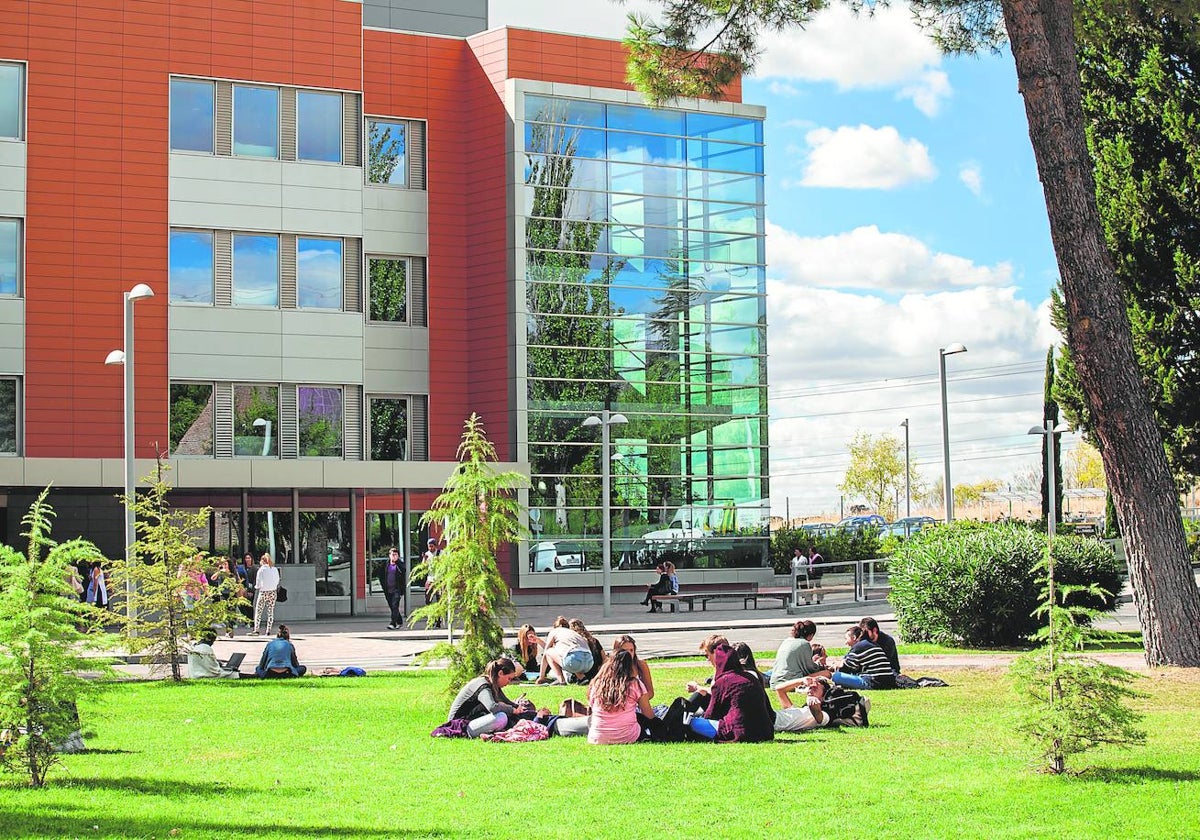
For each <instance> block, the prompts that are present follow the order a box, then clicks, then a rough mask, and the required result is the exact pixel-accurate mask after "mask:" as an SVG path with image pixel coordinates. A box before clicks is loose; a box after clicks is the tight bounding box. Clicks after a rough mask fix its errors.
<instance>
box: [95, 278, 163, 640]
mask: <svg viewBox="0 0 1200 840" xmlns="http://www.w3.org/2000/svg"><path fill="white" fill-rule="evenodd" d="M123 294H124V301H125V307H124V310H123V313H124V326H125V346H124V349H122V350H113V351H112V352H110V353H109V354H108V356H107V358H105V360H104V364H106V365H124V366H125V563H126V565H131V564H132V563H133V561H134V551H133V544H134V543H135V542H137V528H136V521H137V514H136V513H135V512H134V510H133V505H132V502H133V494H134V491H135V488H136V486H137V476H136V475H134V451H133V424H134V412H133V361H134V345H133V305H134V304H135V303H137V302H138V301H139V300H143V299H145V298H152V297H154V290H153V289H151V288H150V287H149V286H147V285H146V284H145V283H138V284H137V285H136V286H134V287H133V288H132V289H130V290H129V291H128V292H124V293H123ZM125 594H126V598H125V615H126V616H128V617H129V618H133V616H134V613H133V598H132V597H131V596H132V595H133V578H132V577H131V576H129V575H126V576H125Z"/></svg>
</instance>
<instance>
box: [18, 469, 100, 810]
mask: <svg viewBox="0 0 1200 840" xmlns="http://www.w3.org/2000/svg"><path fill="white" fill-rule="evenodd" d="M49 493H50V488H49V487H47V488H46V489H45V490H43V491H42V492H41V494H40V495H39V496H38V497H37V499H36V500H35V501H34V502H33V504H32V505H31V506H30V508H29V511H28V513H26V514H25V516H24V518H23V519H22V520H21V523H22V525H23V526H24V529H25V530H24V531H23V532H22V533H21V536H22V537H25V538H26V539H27V540H28V548H27V549H26V552H25V554H21V553H20V552H18V551H16V550H15V549H13V548H10V547H9V546H6V545H0V729H3V731H4V735H3V743H0V756H2V757H3V758H2V763H3V766H4V768H5V769H6V770H9V771H12V772H16V773H21V774H22V775H25V774H28V776H29V784H30V785H31V786H33V787H41V786H42V785H44V784H45V781H46V773H47V771H49V769H50V768H51V767H53V766H54V765H55V764H56V763H57V762H58V759H59V752H58V748H59V747H60V746H61V745H63V744H64V743H66V742H67V741H68V739H69V738H70V736H71V734H72V733H73V732H74V731H75V730H77V729H78V728H79V714H78V711H77V709H78V706H77V703H78V702H79V700H80V699H82V698H83V697H84V696H86V695H89V694H92V693H94V692H96V691H98V690H99V689H100V687H101V686H102V684H103V678H105V677H108V676H110V675H111V673H112V672H111V668H110V665H109V663H108V662H107V661H106V660H104V659H102V658H96V657H91V656H85V653H86V652H87V651H89V650H97V649H105V648H108V647H110V645H111V639H110V638H109V637H107V636H106V635H104V634H103V633H102V632H100V631H99V618H100V614H99V612H98V611H97V610H95V609H94V608H92V607H90V606H88V605H87V604H82V603H80V601H79V597H78V595H77V594H76V592H75V590H74V589H73V587H72V586H71V578H72V576H73V575H74V574H75V569H74V565H75V564H76V563H79V562H80V561H85V560H86V561H87V562H89V563H97V562H103V560H104V558H103V557H102V556H101V555H100V550H99V549H97V548H96V546H94V545H93V544H92V543H90V542H88V541H86V540H82V539H75V540H70V541H69V542H65V543H56V542H55V541H54V540H53V539H51V538H50V530H51V525H52V524H53V520H54V510H53V508H51V507H50V504H49V503H48V502H47V501H46V497H47V496H48V495H49ZM85 673H86V674H88V675H89V676H88V677H87V678H85V677H84V674H85Z"/></svg>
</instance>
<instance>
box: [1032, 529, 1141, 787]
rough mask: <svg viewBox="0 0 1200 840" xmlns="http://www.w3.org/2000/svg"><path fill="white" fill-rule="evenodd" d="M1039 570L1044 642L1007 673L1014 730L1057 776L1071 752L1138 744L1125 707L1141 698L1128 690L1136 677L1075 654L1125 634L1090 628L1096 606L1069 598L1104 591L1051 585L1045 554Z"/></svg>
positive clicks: (1050, 561)
mask: <svg viewBox="0 0 1200 840" xmlns="http://www.w3.org/2000/svg"><path fill="white" fill-rule="evenodd" d="M1040 569H1041V570H1042V571H1044V572H1046V577H1045V585H1044V587H1043V589H1042V604H1041V606H1039V607H1038V609H1037V612H1036V613H1035V615H1037V616H1041V617H1042V619H1043V620H1045V621H1046V622H1047V623H1046V625H1045V626H1044V627H1042V628H1041V629H1040V630H1039V631H1038V634H1037V636H1036V638H1037V639H1039V640H1040V641H1042V642H1044V645H1043V646H1042V647H1041V648H1040V649H1038V650H1036V651H1033V652H1031V653H1027V654H1025V655H1023V656H1021V657H1019V658H1018V659H1017V660H1016V661H1015V662H1014V663H1013V664H1012V666H1011V667H1010V673H1011V674H1012V677H1013V680H1014V684H1015V686H1016V688H1017V692H1018V694H1020V695H1021V698H1022V699H1023V701H1024V704H1025V707H1024V709H1023V714H1022V717H1021V720H1020V722H1019V723H1018V727H1017V728H1018V729H1019V730H1020V731H1022V732H1024V733H1025V734H1026V735H1028V736H1029V737H1030V738H1031V739H1032V740H1033V741H1034V743H1035V744H1036V746H1037V750H1038V753H1039V756H1040V758H1041V760H1042V761H1043V762H1044V766H1045V769H1047V770H1049V771H1050V772H1051V773H1062V772H1064V771H1065V770H1066V767H1067V759H1068V758H1069V757H1070V756H1072V755H1076V754H1078V753H1081V752H1085V751H1086V750H1090V749H1092V748H1094V747H1098V746H1100V745H1102V744H1116V745H1120V746H1127V745H1130V744H1141V743H1144V742H1145V740H1146V733H1145V732H1144V731H1142V730H1141V729H1139V728H1138V726H1137V724H1138V722H1139V721H1140V720H1141V718H1142V715H1141V714H1139V713H1138V712H1136V711H1134V710H1133V709H1130V708H1129V706H1128V705H1127V702H1128V701H1129V700H1131V699H1134V698H1137V697H1140V696H1141V695H1140V694H1138V693H1137V692H1136V691H1134V690H1133V689H1132V688H1130V683H1132V682H1133V680H1134V675H1133V674H1131V673H1129V672H1128V671H1126V670H1125V669H1123V668H1118V667H1117V666H1115V665H1108V664H1106V663H1104V662H1101V661H1099V660H1097V659H1095V658H1093V657H1089V656H1083V655H1081V654H1080V651H1082V650H1083V649H1084V646H1085V644H1087V643H1089V642H1090V643H1096V642H1104V641H1109V640H1120V639H1122V638H1123V637H1122V636H1120V635H1119V634H1116V633H1111V632H1107V631H1102V630H1097V629H1095V627H1094V626H1093V625H1094V623H1095V619H1097V618H1099V617H1100V611H1099V610H1096V609H1095V608H1093V607H1090V606H1087V605H1086V604H1082V603H1068V602H1070V601H1072V599H1073V598H1074V597H1075V596H1079V595H1085V596H1090V597H1091V598H1093V599H1097V598H1099V599H1104V598H1107V597H1109V595H1110V593H1108V592H1105V591H1104V590H1103V589H1101V588H1100V587H1099V586H1097V585H1095V584H1091V585H1086V586H1085V585H1079V584H1075V585H1063V584H1061V583H1058V584H1056V582H1055V580H1054V557H1053V555H1052V554H1051V552H1050V551H1047V553H1046V558H1045V559H1044V560H1043V562H1042V563H1041V564H1040Z"/></svg>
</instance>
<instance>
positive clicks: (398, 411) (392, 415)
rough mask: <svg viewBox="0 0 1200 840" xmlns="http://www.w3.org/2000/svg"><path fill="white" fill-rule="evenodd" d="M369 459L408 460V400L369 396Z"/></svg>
mask: <svg viewBox="0 0 1200 840" xmlns="http://www.w3.org/2000/svg"><path fill="white" fill-rule="evenodd" d="M371 460H372V461H407V460H408V400H406V399H404V398H401V397H371Z"/></svg>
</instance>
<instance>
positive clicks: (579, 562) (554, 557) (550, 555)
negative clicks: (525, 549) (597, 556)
mask: <svg viewBox="0 0 1200 840" xmlns="http://www.w3.org/2000/svg"><path fill="white" fill-rule="evenodd" d="M529 571H531V572H582V571H583V555H582V554H559V553H558V544H557V543H552V542H540V543H537V544H536V545H534V546H532V547H531V548H530V549H529Z"/></svg>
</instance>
